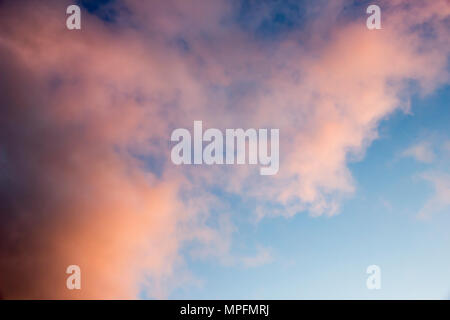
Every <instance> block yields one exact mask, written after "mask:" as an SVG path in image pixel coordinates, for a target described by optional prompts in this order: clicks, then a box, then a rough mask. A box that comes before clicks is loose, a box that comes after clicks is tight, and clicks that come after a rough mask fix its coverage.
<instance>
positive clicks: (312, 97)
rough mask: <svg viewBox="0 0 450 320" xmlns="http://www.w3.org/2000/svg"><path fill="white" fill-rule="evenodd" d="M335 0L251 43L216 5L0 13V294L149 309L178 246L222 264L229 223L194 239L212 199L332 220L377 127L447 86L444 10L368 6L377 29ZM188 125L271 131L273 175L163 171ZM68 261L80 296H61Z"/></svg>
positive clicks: (230, 12) (232, 10) (27, 5)
mask: <svg viewBox="0 0 450 320" xmlns="http://www.w3.org/2000/svg"><path fill="white" fill-rule="evenodd" d="M343 4H344V2H333V4H332V5H326V4H325V3H322V2H320V4H317V5H314V6H312V7H307V8H303V9H302V10H305V11H304V14H305V20H306V22H304V24H303V25H302V28H301V29H293V30H289V32H287V31H286V32H285V33H283V36H281V35H278V37H276V36H273V37H271V38H270V39H265V38H264V37H261V32H262V31H261V30H264V28H262V27H261V25H262V24H263V25H264V23H263V22H261V21H266V20H265V19H262V20H261V19H260V18H259V17H258V18H256V20H254V21H253V22H254V23H253V24H249V25H246V26H244V27H243V26H242V24H240V23H239V21H237V19H238V18H237V17H236V16H237V15H236V10H237V9H236V7H235V6H234V2H228V1H223V2H222V1H214V2H211V1H205V2H204V3H203V5H200V6H198V5H195V6H194V5H193V4H192V3H189V2H188V1H164V2H145V3H144V2H141V1H131V0H130V1H121V2H120V3H111V4H109V6H111V7H112V8H113V9H114V10H113V12H115V15H114V19H112V20H113V21H109V20H108V21H107V19H106V20H105V19H103V20H102V19H100V18H99V17H102V15H101V14H100V13H98V12H97V14H96V15H95V14H88V13H84V14H83V22H82V30H81V31H79V32H78V31H74V32H72V31H68V30H67V29H65V23H64V22H65V21H64V19H65V16H64V15H61V13H64V12H65V5H68V3H63V2H60V1H47V2H42V3H39V4H38V3H36V2H32V1H27V2H22V3H20V4H19V3H17V2H14V1H5V2H2V3H1V4H0V8H1V10H0V55H1V59H0V63H1V68H0V69H1V70H2V75H3V77H2V78H1V80H0V81H1V82H0V96H1V113H2V117H1V119H0V164H1V167H0V190H1V193H0V207H1V216H0V219H1V220H2V221H1V224H0V229H1V242H0V243H1V244H0V277H1V278H0V291H1V292H2V295H3V296H4V297H5V298H134V297H137V296H138V295H139V293H140V291H141V290H143V288H142V287H144V290H148V292H149V295H151V296H156V297H160V296H161V295H163V294H164V291H165V290H164V289H161V288H164V282H165V281H169V282H170V279H171V277H174V276H176V275H175V271H174V270H176V268H177V266H178V265H180V264H181V265H182V262H181V260H182V258H181V256H180V254H179V252H180V248H181V247H182V246H183V244H184V243H186V242H187V241H197V242H199V243H200V244H199V247H198V250H197V249H196V250H193V252H194V255H195V254H197V255H200V256H202V255H204V254H205V255H214V253H217V252H218V253H220V255H221V256H222V257H226V256H227V255H228V254H229V250H230V249H229V248H230V244H229V242H227V241H230V240H229V239H230V237H231V235H232V231H233V226H232V225H231V224H230V223H228V222H227V220H226V219H224V218H223V217H221V215H220V216H219V218H218V227H217V228H213V227H210V226H209V225H208V222H209V219H212V218H213V217H212V214H211V209H212V208H217V207H218V206H219V207H220V205H221V204H220V203H221V200H220V199H218V198H217V197H216V196H214V195H213V194H212V193H211V192H210V189H211V188H212V187H219V188H220V189H221V190H223V191H224V192H230V193H233V194H236V195H239V196H240V197H242V198H244V199H252V200H255V201H256V202H257V203H259V205H258V207H257V208H255V212H254V214H256V215H257V216H258V217H259V218H263V217H264V216H267V215H283V216H292V215H294V214H297V213H299V212H304V211H307V212H309V213H310V214H312V215H315V216H319V215H323V214H326V215H333V214H336V213H338V212H339V206H340V202H341V200H342V198H343V197H346V196H348V195H351V194H352V192H353V191H354V189H355V186H354V182H353V178H352V175H351V173H350V171H349V169H348V167H347V164H348V162H349V161H354V160H358V159H361V158H362V157H363V155H364V151H365V149H366V148H367V146H368V145H369V144H370V143H371V142H372V141H373V140H374V139H376V137H377V126H378V124H379V122H380V121H381V120H383V119H385V118H386V117H388V116H389V115H390V114H391V113H392V112H394V111H395V110H398V109H400V108H403V109H405V110H406V109H407V107H408V105H407V99H408V97H409V96H410V94H411V93H412V92H414V91H413V90H415V88H416V86H417V87H419V88H420V90H421V91H420V92H421V93H423V94H426V93H428V92H431V91H432V90H434V89H435V88H437V87H438V86H440V85H442V84H444V83H446V82H448V79H449V78H448V72H447V59H448V54H449V44H448V41H446V40H447V33H448V31H447V30H448V29H446V27H448V17H449V15H450V12H449V10H450V8H449V6H448V4H447V2H446V1H445V0H441V1H432V2H427V3H422V2H420V1H412V2H411V1H408V5H406V1H389V2H385V3H384V4H385V6H383V8H385V10H384V11H383V30H381V31H368V30H367V29H366V28H365V22H364V19H361V18H358V19H356V20H355V19H353V18H351V17H348V16H346V14H345V12H344V11H343V10H342V9H343ZM199 7H200V8H201V9H198V8H199ZM271 10H274V8H272V7H271V6H270V5H269V6H268V7H265V8H264V12H270V11H271ZM363 12H364V11H363ZM363 12H362V13H361V14H362V17H364V18H365V16H364V14H363ZM308 15H309V16H308ZM268 16H269V17H270V14H269V15H268ZM308 18H309V19H308ZM269 21H270V19H269ZM36 26H40V27H39V29H36ZM425 26H426V28H425ZM269 27H270V24H269ZM261 28H262V29H261ZM255 30H259V31H258V32H256V33H255V32H254V31H255ZM283 30H284V29H283V28H278V29H277V32H278V33H279V32H283ZM430 30H431V31H430ZM429 32H431V33H432V34H431V35H430V34H428V33H429ZM262 34H264V32H263V33H262ZM412 82H413V83H415V86H412V85H411V83H412ZM194 120H202V121H203V123H204V124H205V125H206V126H209V127H216V128H239V127H243V128H250V127H251V128H280V138H281V141H280V146H281V150H280V152H281V159H280V160H281V163H280V172H279V174H278V175H277V176H274V177H273V178H267V177H261V176H259V175H258V171H257V170H256V168H252V167H249V166H246V167H240V168H237V167H211V168H204V167H200V168H198V167H197V168H191V167H190V168H185V167H176V166H173V165H172V164H171V163H170V156H169V151H170V145H169V138H170V132H171V130H172V129H174V128H178V127H191V126H192V123H193V121H194ZM222 234H225V235H226V236H225V237H221V236H220V235H222ZM225 260H226V259H225ZM266 260H267V255H266V254H264V253H263V254H262V255H258V258H257V259H252V258H249V259H247V260H246V261H247V264H248V265H254V264H255V263H258V264H259V263H260V262H261V261H263V262H265V261H266ZM69 264H78V265H80V267H81V268H82V274H83V277H85V280H84V282H83V283H85V284H86V285H85V286H84V287H83V290H82V291H81V292H70V291H68V290H66V288H65V287H64V285H65V277H66V275H65V273H64V271H65V267H66V266H67V265H69Z"/></svg>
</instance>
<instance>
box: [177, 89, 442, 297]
mask: <svg viewBox="0 0 450 320" xmlns="http://www.w3.org/2000/svg"><path fill="white" fill-rule="evenodd" d="M449 89H450V88H449V87H448V86H447V87H444V88H441V89H439V90H438V91H436V92H435V93H433V94H432V95H431V96H429V97H426V98H419V97H415V98H414V99H413V100H412V103H411V110H410V113H407V114H405V113H404V112H402V111H399V112H396V113H395V114H393V115H391V116H389V118H388V119H386V120H384V121H383V122H382V123H381V125H380V138H379V139H378V140H376V141H374V142H373V144H372V145H371V146H370V147H369V148H368V150H367V152H366V155H365V157H364V159H363V160H362V161H358V162H355V163H352V164H351V166H350V167H351V171H352V174H353V176H354V178H355V180H356V181H357V191H356V193H355V194H354V195H353V196H352V197H351V198H350V199H347V200H346V201H345V204H344V206H343V208H342V211H341V213H340V214H339V215H337V216H333V217H318V218H314V217H310V216H309V215H307V214H298V215H296V216H294V217H293V218H288V219H286V218H283V217H278V218H267V220H262V221H260V222H259V223H258V224H254V223H252V221H251V210H252V204H251V203H247V204H243V203H241V202H240V201H239V200H237V201H233V199H230V202H231V206H232V207H233V214H232V220H233V222H234V223H235V224H236V226H237V229H238V230H239V231H237V232H236V233H235V234H234V237H233V245H232V254H235V255H245V254H248V253H249V252H252V251H254V250H255V249H256V250H257V247H258V246H261V245H262V246H264V247H266V248H269V249H270V253H271V255H272V259H271V261H270V262H268V263H267V264H265V265H262V266H259V267H257V268H247V267H245V266H242V265H239V266H224V265H221V264H220V263H219V262H217V261H214V259H210V260H208V259H207V260H205V261H198V260H196V259H192V260H191V259H190V258H189V256H188V255H187V259H188V263H189V266H190V267H191V268H192V272H193V273H194V275H195V276H196V277H198V278H199V279H203V281H201V282H200V284H197V285H193V286H189V287H186V288H183V289H179V290H176V291H175V292H173V293H172V294H171V295H170V298H174V299H191V298H198V299H236V298H237V299H443V298H446V297H447V296H448V292H449V290H450V256H449V255H448V252H450V234H449V232H448V225H449V223H450V215H449V214H450V208H446V209H445V210H444V212H441V213H439V214H433V215H432V216H431V217H430V218H427V219H420V218H419V217H418V215H419V211H420V210H421V208H422V207H423V206H424V204H425V203H426V201H427V200H429V198H430V197H431V196H432V194H433V192H434V191H433V188H432V186H431V185H430V184H429V183H428V182H427V181H424V180H423V179H420V177H419V176H420V174H421V173H423V172H425V171H429V170H439V171H441V170H442V171H444V172H445V171H447V172H448V170H449V168H448V163H449V162H448V159H449V158H447V159H442V158H439V159H438V160H441V161H436V162H438V164H434V163H432V164H423V163H420V162H417V161H416V160H414V159H413V158H410V157H402V156H400V154H401V151H402V150H405V149H407V148H408V147H410V146H411V145H414V144H416V143H417V142H418V141H424V140H430V141H432V143H433V144H434V145H435V148H436V149H437V148H439V147H441V146H442V145H443V144H444V143H445V142H446V141H449V139H450V132H449V126H448V124H449V123H450V121H449V120H450V109H449V107H448V102H449V101H450V90H449ZM447 157H448V154H447ZM439 162H440V163H439ZM372 264H375V265H378V266H380V268H381V272H382V289H381V290H368V289H367V288H366V279H367V277H368V275H367V274H366V268H367V267H368V266H369V265H372Z"/></svg>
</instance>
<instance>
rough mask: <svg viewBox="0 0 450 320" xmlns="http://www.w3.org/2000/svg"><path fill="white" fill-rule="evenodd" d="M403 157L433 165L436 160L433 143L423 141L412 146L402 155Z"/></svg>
mask: <svg viewBox="0 0 450 320" xmlns="http://www.w3.org/2000/svg"><path fill="white" fill-rule="evenodd" d="M401 156H402V157H412V158H414V159H415V160H416V161H419V162H424V163H431V162H433V160H434V159H435V153H434V150H433V147H432V145H431V143H429V142H426V141H422V142H419V143H417V144H415V145H412V146H410V147H409V148H408V149H406V150H404V151H403V152H402V153H401Z"/></svg>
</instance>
